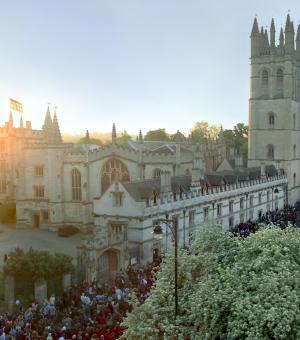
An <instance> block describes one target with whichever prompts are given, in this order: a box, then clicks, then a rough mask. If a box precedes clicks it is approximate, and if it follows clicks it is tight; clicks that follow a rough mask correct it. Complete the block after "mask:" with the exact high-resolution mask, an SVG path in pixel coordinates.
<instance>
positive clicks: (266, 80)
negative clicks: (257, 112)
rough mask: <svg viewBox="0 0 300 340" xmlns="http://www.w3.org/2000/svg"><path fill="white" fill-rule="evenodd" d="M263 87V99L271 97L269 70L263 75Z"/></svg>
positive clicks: (264, 71) (263, 72)
mask: <svg viewBox="0 0 300 340" xmlns="http://www.w3.org/2000/svg"><path fill="white" fill-rule="evenodd" d="M261 87H262V91H261V94H262V97H263V98H268V97H269V72H268V71H267V70H263V71H262V73H261Z"/></svg>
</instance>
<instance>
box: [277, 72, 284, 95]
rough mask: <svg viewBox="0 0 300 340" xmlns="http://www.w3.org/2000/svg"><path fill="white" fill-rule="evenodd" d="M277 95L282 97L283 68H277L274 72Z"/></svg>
mask: <svg viewBox="0 0 300 340" xmlns="http://www.w3.org/2000/svg"><path fill="white" fill-rule="evenodd" d="M276 89H277V96H278V97H283V70H282V69H281V68H279V69H278V70H277V74H276Z"/></svg>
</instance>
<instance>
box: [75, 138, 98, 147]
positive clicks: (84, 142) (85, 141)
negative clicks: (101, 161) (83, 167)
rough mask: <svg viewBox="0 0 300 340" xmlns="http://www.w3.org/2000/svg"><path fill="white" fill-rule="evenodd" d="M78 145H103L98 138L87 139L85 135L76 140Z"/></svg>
mask: <svg viewBox="0 0 300 340" xmlns="http://www.w3.org/2000/svg"><path fill="white" fill-rule="evenodd" d="M77 143H78V144H79V145H81V144H94V145H99V146H102V145H103V142H102V140H100V139H98V138H91V137H90V138H89V139H88V140H87V138H86V137H82V138H80V139H79V141H78V142H77Z"/></svg>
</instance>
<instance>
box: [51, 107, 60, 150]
mask: <svg viewBox="0 0 300 340" xmlns="http://www.w3.org/2000/svg"><path fill="white" fill-rule="evenodd" d="M52 139H53V141H54V142H55V143H61V142H62V138H61V134H60V129H59V124H58V119H57V114H56V108H55V111H54V116H53V123H52Z"/></svg>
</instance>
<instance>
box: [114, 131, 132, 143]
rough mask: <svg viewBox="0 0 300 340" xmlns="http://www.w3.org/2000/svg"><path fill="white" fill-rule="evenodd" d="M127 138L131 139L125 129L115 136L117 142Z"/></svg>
mask: <svg viewBox="0 0 300 340" xmlns="http://www.w3.org/2000/svg"><path fill="white" fill-rule="evenodd" d="M129 140H132V136H131V135H130V134H129V133H128V132H127V131H126V130H124V131H122V132H121V134H120V135H119V136H118V138H117V142H118V143H124V142H128V141H129Z"/></svg>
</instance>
